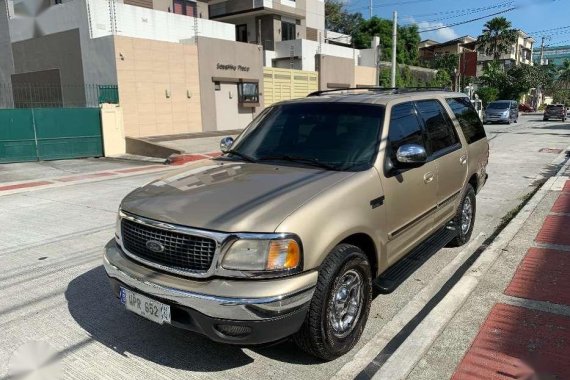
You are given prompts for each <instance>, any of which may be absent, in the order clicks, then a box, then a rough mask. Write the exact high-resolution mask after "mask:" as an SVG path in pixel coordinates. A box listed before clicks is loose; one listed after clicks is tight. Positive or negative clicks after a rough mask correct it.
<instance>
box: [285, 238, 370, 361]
mask: <svg viewBox="0 0 570 380" xmlns="http://www.w3.org/2000/svg"><path fill="white" fill-rule="evenodd" d="M371 302H372V273H371V269H370V263H369V262H368V258H367V257H366V255H365V254H364V252H362V250H361V249H360V248H358V247H356V246H354V245H350V244H340V245H338V246H336V247H335V248H334V249H333V250H332V252H331V253H330V254H329V256H327V258H326V259H325V261H324V262H323V264H322V265H321V268H320V269H319V279H318V281H317V286H316V289H315V293H314V295H313V299H312V300H311V304H310V306H309V311H308V312H307V317H306V319H305V322H304V323H303V326H302V327H301V329H300V330H299V332H298V333H297V334H296V335H294V336H293V339H294V341H295V343H296V344H297V345H298V346H299V347H300V348H301V349H302V350H304V351H306V352H307V353H309V354H311V355H313V356H316V357H318V358H320V359H323V360H333V359H336V358H337V357H339V356H342V355H344V354H346V353H347V352H348V351H350V350H351V349H352V348H353V347H354V345H355V344H356V343H357V342H358V340H359V339H360V336H361V335H362V331H363V330H364V326H365V324H366V321H367V319H368V312H369V311H370V303H371Z"/></svg>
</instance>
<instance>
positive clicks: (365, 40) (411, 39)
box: [353, 17, 420, 65]
mask: <svg viewBox="0 0 570 380" xmlns="http://www.w3.org/2000/svg"><path fill="white" fill-rule="evenodd" d="M392 28H393V23H392V20H386V19H382V18H379V17H372V18H371V19H368V20H363V21H362V22H361V23H360V27H359V28H358V29H357V31H356V33H354V34H353V42H354V47H355V48H357V49H367V48H370V45H371V42H372V38H373V37H374V36H378V37H380V57H381V59H382V60H383V61H390V60H391V59H392ZM419 43H420V34H419V32H418V27H417V26H416V25H406V26H398V40H397V46H396V54H397V55H396V62H397V63H403V64H406V65H417V64H418V61H419V51H418V44H419Z"/></svg>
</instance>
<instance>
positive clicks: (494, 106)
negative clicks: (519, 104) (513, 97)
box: [487, 102, 510, 110]
mask: <svg viewBox="0 0 570 380" xmlns="http://www.w3.org/2000/svg"><path fill="white" fill-rule="evenodd" d="M509 107H510V103H508V102H492V103H489V105H488V106H487V109H488V110H506V109H508V108H509Z"/></svg>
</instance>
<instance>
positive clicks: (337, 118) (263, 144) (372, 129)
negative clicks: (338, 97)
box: [232, 103, 384, 170]
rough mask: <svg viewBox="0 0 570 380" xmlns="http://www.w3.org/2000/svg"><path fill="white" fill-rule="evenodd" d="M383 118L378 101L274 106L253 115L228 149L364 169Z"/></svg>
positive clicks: (253, 155) (254, 155) (262, 158)
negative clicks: (253, 117)
mask: <svg viewBox="0 0 570 380" xmlns="http://www.w3.org/2000/svg"><path fill="white" fill-rule="evenodd" d="M383 118H384V108H383V107H380V106H376V105H363V104H352V103H350V104H349V103H296V104H283V105H277V106H274V107H269V108H268V109H267V111H265V112H264V113H263V115H261V118H256V120H255V121H254V122H253V123H252V124H251V125H250V126H249V127H248V128H247V129H246V131H245V132H244V133H243V134H242V135H241V136H240V138H239V139H237V140H236V142H235V143H234V145H233V146H232V149H233V150H235V151H237V152H239V153H242V154H245V155H248V156H249V157H251V158H253V159H254V160H259V161H262V162H264V161H272V160H279V159H280V158H279V157H281V159H285V157H294V158H295V160H296V161H297V162H302V160H311V161H318V162H320V163H323V164H327V165H330V166H333V167H334V168H335V169H338V170H363V169H365V168H368V167H370V166H371V165H372V161H373V159H374V158H375V156H376V153H377V147H378V143H379V140H380V137H379V136H380V130H381V125H382V120H383ZM291 164H294V163H291Z"/></svg>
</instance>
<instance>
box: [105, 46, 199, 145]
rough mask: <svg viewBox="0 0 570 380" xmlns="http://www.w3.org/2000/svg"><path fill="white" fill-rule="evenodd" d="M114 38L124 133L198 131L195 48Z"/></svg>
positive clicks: (168, 133)
mask: <svg viewBox="0 0 570 380" xmlns="http://www.w3.org/2000/svg"><path fill="white" fill-rule="evenodd" d="M114 38H115V62H116V65H117V79H118V85H119V98H120V103H121V107H122V108H123V117H124V124H125V135H126V136H131V137H144V136H158V135H170V134H177V133H194V132H201V131H202V129H201V125H202V120H201V119H202V117H201V111H200V99H201V96H200V84H199V80H198V78H199V77H198V57H197V54H198V52H197V48H196V45H185V44H178V43H169V42H162V41H151V40H145V39H139V38H130V37H119V36H117V37H114Z"/></svg>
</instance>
